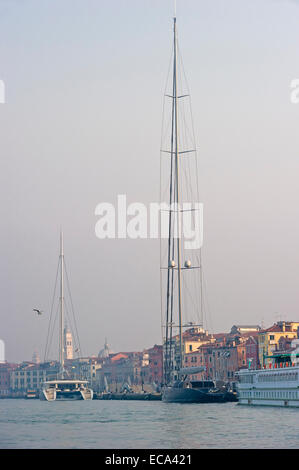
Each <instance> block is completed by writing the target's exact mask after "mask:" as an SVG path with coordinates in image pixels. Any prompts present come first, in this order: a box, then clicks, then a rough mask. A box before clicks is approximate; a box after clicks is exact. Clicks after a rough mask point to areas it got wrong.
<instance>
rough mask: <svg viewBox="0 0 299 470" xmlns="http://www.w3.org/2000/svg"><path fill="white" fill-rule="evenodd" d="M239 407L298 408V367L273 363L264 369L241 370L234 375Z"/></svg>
mask: <svg viewBox="0 0 299 470" xmlns="http://www.w3.org/2000/svg"><path fill="white" fill-rule="evenodd" d="M236 375H237V376H238V379H239V382H238V384H237V390H238V398H239V404H240V405H265V406H283V407H296V408H299V365H298V364H297V363H296V362H280V363H279V362H273V363H271V364H269V366H268V368H264V369H250V368H249V369H242V370H240V371H239V372H237V373H236Z"/></svg>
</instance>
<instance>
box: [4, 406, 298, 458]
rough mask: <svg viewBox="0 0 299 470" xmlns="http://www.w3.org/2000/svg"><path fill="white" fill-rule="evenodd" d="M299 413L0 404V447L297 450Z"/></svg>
mask: <svg viewBox="0 0 299 470" xmlns="http://www.w3.org/2000/svg"><path fill="white" fill-rule="evenodd" d="M298 419H299V409H285V408H270V407H269V408H267V407H255V408H251V407H246V406H239V405H237V404H236V403H224V404H185V405H180V404H174V403H162V402H141V401H135V402H134V401H96V400H94V401H90V402H82V401H76V402H72V401H69V402H68V401H63V402H40V401H39V400H32V401H30V400H0V447H1V448H101V449H132V448H133V449H134V448H135V449H140V448H145V449H155V448H173V449H176V448H177V449H179V448H181V449H188V448H189V449H190V448H221V449H225V448H280V449H281V448H288V449H290V448H298V446H299V430H298V424H297V423H298Z"/></svg>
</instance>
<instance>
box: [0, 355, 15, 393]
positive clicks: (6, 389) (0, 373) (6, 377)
mask: <svg viewBox="0 0 299 470" xmlns="http://www.w3.org/2000/svg"><path fill="white" fill-rule="evenodd" d="M17 367H18V365H17V364H11V363H8V362H3V363H1V364H0V397H5V396H8V395H9V394H10V390H11V380H10V376H11V372H12V371H13V370H14V369H16V368H17Z"/></svg>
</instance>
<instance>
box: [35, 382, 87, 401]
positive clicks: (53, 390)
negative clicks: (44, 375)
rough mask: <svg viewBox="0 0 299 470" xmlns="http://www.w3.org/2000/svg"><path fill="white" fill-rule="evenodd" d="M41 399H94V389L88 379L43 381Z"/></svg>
mask: <svg viewBox="0 0 299 470" xmlns="http://www.w3.org/2000/svg"><path fill="white" fill-rule="evenodd" d="M39 397H40V400H42V401H44V400H47V401H54V400H92V399H93V391H92V390H91V389H90V388H89V387H88V381H87V380H67V379H62V380H49V381H47V382H44V383H43V386H42V389H41V391H40V396H39Z"/></svg>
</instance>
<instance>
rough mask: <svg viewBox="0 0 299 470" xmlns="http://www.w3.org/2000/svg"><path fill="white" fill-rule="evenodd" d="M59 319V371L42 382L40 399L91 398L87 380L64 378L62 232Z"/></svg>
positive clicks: (61, 240)
mask: <svg viewBox="0 0 299 470" xmlns="http://www.w3.org/2000/svg"><path fill="white" fill-rule="evenodd" d="M59 267H60V297H59V307H60V321H59V363H60V372H59V378H58V379H57V380H48V381H46V382H44V383H43V384H42V388H41V390H40V393H39V397H40V400H47V401H54V400H92V399H93V391H92V389H91V388H89V386H88V381H87V380H77V379H67V378H65V368H64V356H65V345H64V253H63V234H62V233H61V235H60V256H59Z"/></svg>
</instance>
